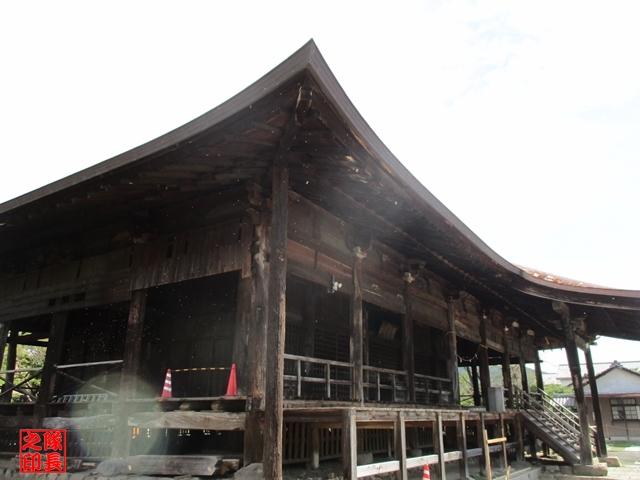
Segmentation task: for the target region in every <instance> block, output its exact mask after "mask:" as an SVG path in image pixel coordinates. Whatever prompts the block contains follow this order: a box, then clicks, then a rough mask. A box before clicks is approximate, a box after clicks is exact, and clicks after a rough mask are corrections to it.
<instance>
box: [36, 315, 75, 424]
mask: <svg viewBox="0 0 640 480" xmlns="http://www.w3.org/2000/svg"><path fill="white" fill-rule="evenodd" d="M68 316H69V315H68V313H66V312H60V313H54V314H53V315H52V316H51V322H50V327H49V343H48V347H47V352H46V355H45V358H44V367H43V368H42V376H41V378H42V382H41V383H40V389H39V390H38V399H37V401H36V416H37V417H38V418H40V419H42V418H44V417H46V416H47V413H48V407H47V404H48V403H49V402H50V401H51V397H52V396H53V394H54V391H55V386H56V374H55V365H56V364H58V363H60V360H61V358H62V354H63V346H64V334H65V330H66V327H67V319H68Z"/></svg>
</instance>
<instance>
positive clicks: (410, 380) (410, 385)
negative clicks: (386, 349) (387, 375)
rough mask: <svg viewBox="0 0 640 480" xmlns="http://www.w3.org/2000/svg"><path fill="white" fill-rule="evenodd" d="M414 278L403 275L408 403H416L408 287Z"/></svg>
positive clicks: (403, 359) (404, 343)
mask: <svg viewBox="0 0 640 480" xmlns="http://www.w3.org/2000/svg"><path fill="white" fill-rule="evenodd" d="M413 281H414V277H413V275H411V273H410V272H406V273H405V274H404V304H405V310H406V312H405V314H404V315H403V316H402V368H403V369H404V371H405V372H407V389H408V393H409V398H408V400H409V402H411V403H415V401H416V384H415V371H416V368H415V355H414V348H413V322H414V318H413V305H412V299H411V288H410V285H411V283H413Z"/></svg>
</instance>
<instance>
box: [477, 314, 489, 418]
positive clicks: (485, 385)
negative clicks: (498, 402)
mask: <svg viewBox="0 0 640 480" xmlns="http://www.w3.org/2000/svg"><path fill="white" fill-rule="evenodd" d="M487 320H488V319H487V315H486V314H485V313H482V315H481V317H480V351H479V352H478V359H479V360H480V385H481V386H482V403H483V405H484V406H485V408H487V409H489V387H491V372H490V371H489V346H488V345H487Z"/></svg>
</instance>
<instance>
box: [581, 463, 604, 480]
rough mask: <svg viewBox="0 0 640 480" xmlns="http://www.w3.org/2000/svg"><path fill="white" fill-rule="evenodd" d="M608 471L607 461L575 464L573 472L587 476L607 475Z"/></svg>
mask: <svg viewBox="0 0 640 480" xmlns="http://www.w3.org/2000/svg"><path fill="white" fill-rule="evenodd" d="M607 473H608V470H607V464H606V463H596V464H594V465H574V466H573V474H574V475H581V476H585V477H606V476H607Z"/></svg>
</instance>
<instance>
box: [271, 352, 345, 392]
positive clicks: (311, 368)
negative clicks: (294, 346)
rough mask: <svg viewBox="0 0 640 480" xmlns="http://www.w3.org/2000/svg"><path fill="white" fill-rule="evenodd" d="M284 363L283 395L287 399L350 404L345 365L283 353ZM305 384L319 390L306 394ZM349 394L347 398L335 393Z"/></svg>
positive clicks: (312, 390) (333, 361) (334, 361)
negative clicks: (285, 395) (309, 399)
mask: <svg viewBox="0 0 640 480" xmlns="http://www.w3.org/2000/svg"><path fill="white" fill-rule="evenodd" d="M284 361H285V374H284V382H285V391H286V392H287V393H288V395H287V396H289V397H292V396H293V397H295V398H304V397H309V398H317V397H322V398H324V399H331V398H333V399H334V400H336V399H338V400H349V399H350V398H351V370H352V366H351V364H350V363H347V362H338V361H336V360H325V359H322V358H314V357H304V356H302V355H292V354H289V353H286V354H285V355H284ZM305 384H309V385H316V386H321V389H320V390H318V389H311V391H307V389H305V388H304V386H305ZM338 387H342V389H341V390H348V393H347V394H346V395H344V394H342V392H340V391H338Z"/></svg>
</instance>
